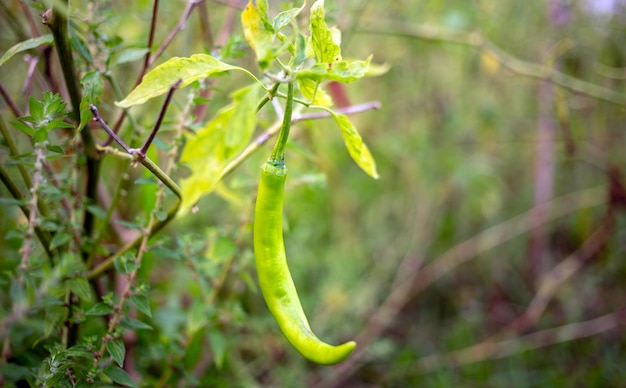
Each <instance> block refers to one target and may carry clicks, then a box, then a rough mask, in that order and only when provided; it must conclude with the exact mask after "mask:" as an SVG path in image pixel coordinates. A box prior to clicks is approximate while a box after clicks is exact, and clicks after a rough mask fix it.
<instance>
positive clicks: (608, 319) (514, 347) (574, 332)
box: [414, 309, 626, 372]
mask: <svg viewBox="0 0 626 388" xmlns="http://www.w3.org/2000/svg"><path fill="white" fill-rule="evenodd" d="M623 324H626V309H622V310H619V311H616V312H614V313H611V314H607V315H603V316H601V317H599V318H595V319H591V320H589V321H584V322H577V323H570V324H567V325H563V326H558V327H554V328H551V329H546V330H541V331H537V332H534V333H531V334H526V335H523V336H521V337H515V338H511V339H507V340H503V341H500V342H481V343H479V344H476V345H474V346H471V347H469V348H465V349H461V350H457V351H453V352H450V353H446V354H443V355H432V356H428V357H423V358H421V359H419V360H417V362H416V364H415V365H414V366H415V367H416V368H417V369H419V370H420V371H421V372H430V371H433V370H435V369H438V368H439V367H441V366H444V365H445V366H448V367H450V366H452V367H459V366H463V365H468V364H472V363H475V362H478V361H483V360H488V359H500V358H506V357H509V356H512V355H514V354H519V353H522V352H525V351H529V350H534V349H539V348H543V347H546V346H550V345H554V344H558V343H562V342H567V341H573V340H577V339H581V338H587V337H592V336H594V335H598V334H601V333H604V332H606V331H609V330H613V329H615V328H617V327H618V326H620V325H623Z"/></svg>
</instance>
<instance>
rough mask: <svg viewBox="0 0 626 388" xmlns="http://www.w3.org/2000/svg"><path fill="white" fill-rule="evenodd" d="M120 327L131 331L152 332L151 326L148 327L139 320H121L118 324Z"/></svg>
mask: <svg viewBox="0 0 626 388" xmlns="http://www.w3.org/2000/svg"><path fill="white" fill-rule="evenodd" d="M120 325H121V326H122V327H125V328H127V329H131V330H153V329H152V326H150V325H148V324H147V323H144V322H141V321H140V320H137V319H132V318H124V319H122V321H121V322H120Z"/></svg>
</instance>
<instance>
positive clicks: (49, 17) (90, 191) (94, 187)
mask: <svg viewBox="0 0 626 388" xmlns="http://www.w3.org/2000/svg"><path fill="white" fill-rule="evenodd" d="M61 4H62V5H63V6H64V7H65V9H67V8H68V6H69V0H64V2H60V3H55V8H53V9H52V10H48V11H46V13H45V14H44V15H43V16H42V21H43V23H44V24H47V25H48V27H50V30H51V31H52V35H53V37H54V42H55V47H56V49H57V53H58V55H59V60H60V62H61V69H62V70H63V76H64V77H65V85H66V86H67V90H68V93H69V95H70V100H71V102H72V112H71V117H72V119H73V120H74V122H76V123H79V122H80V101H81V97H80V91H79V86H78V79H77V78H76V74H77V72H76V68H75V66H74V56H73V55H72V52H71V50H70V46H69V42H68V39H67V19H66V17H65V15H64V14H63V12H62V11H60V8H59V6H60V5H61ZM80 135H81V140H82V142H83V145H84V152H85V155H86V157H87V185H86V186H87V187H86V190H85V197H86V199H87V200H88V201H92V202H93V203H97V200H98V199H97V192H98V178H99V175H100V160H99V155H98V152H97V150H96V143H95V141H94V138H93V135H92V133H91V131H81V132H80ZM94 223H95V219H94V215H93V214H91V213H90V212H89V211H87V209H86V208H85V211H84V219H83V230H84V234H85V235H86V236H91V234H92V232H93V227H94ZM85 259H87V255H85Z"/></svg>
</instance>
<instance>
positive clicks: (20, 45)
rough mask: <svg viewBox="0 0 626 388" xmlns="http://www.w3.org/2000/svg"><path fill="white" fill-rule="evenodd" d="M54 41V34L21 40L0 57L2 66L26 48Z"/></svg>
mask: <svg viewBox="0 0 626 388" xmlns="http://www.w3.org/2000/svg"><path fill="white" fill-rule="evenodd" d="M53 43H54V38H53V37H52V34H46V35H41V36H39V37H37V38H31V39H27V40H25V41H23V42H20V43H18V44H16V45H15V46H13V47H11V48H10V49H8V50H7V52H6V53H4V55H3V56H2V58H0V66H2V65H4V64H5V63H6V62H8V61H9V59H11V58H13V56H15V54H18V53H21V52H23V51H26V50H30V49H34V48H36V47H39V46H43V45H46V44H53Z"/></svg>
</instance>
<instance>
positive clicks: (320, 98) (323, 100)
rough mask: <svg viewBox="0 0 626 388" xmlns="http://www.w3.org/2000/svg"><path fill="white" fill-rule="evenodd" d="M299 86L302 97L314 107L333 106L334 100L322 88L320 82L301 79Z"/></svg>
mask: <svg viewBox="0 0 626 388" xmlns="http://www.w3.org/2000/svg"><path fill="white" fill-rule="evenodd" d="M298 86H299V87H300V92H302V95H303V96H304V97H305V98H306V99H307V100H309V101H310V102H311V104H313V105H321V106H331V105H332V104H333V100H332V98H330V96H329V95H328V94H327V93H326V92H325V91H324V90H323V89H322V88H321V86H320V83H319V82H318V81H313V80H312V79H310V78H300V79H299V80H298Z"/></svg>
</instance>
